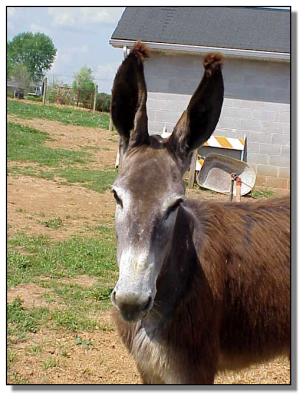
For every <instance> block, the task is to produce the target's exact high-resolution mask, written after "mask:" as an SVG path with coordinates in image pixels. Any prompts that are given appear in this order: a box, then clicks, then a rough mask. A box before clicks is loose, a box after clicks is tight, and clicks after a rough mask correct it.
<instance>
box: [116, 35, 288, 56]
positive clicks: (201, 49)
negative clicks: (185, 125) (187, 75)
mask: <svg viewBox="0 0 306 400" xmlns="http://www.w3.org/2000/svg"><path fill="white" fill-rule="evenodd" d="M135 42H136V41H135V40H126V39H110V41H109V43H110V44H111V45H112V46H113V47H127V48H131V47H133V45H134V44H135ZM143 43H144V44H146V45H148V47H149V48H150V49H152V50H157V51H162V52H178V53H180V52H182V53H188V54H206V53H207V52H211V51H220V52H222V53H223V54H224V55H225V56H228V57H236V58H248V59H255V60H268V61H279V62H290V54H289V53H278V52H274V51H258V50H244V49H230V48H223V47H208V46H193V45H185V44H176V43H157V42H146V41H143Z"/></svg>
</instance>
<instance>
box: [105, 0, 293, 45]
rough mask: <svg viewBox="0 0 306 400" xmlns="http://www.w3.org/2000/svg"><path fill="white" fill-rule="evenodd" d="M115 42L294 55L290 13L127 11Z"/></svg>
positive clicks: (253, 9) (252, 10)
mask: <svg viewBox="0 0 306 400" xmlns="http://www.w3.org/2000/svg"><path fill="white" fill-rule="evenodd" d="M112 39H126V40H143V41H146V42H157V43H175V44H184V45H194V46H208V47H220V48H231V49H246V50H258V51H271V52H279V53H290V10H288V9H282V10H279V9H268V8H261V7H127V8H126V9H125V11H124V13H123V14H122V17H121V19H120V21H119V23H118V26H117V27H116V29H115V31H114V33H113V35H112Z"/></svg>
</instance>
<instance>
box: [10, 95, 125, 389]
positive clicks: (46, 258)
mask: <svg viewBox="0 0 306 400" xmlns="http://www.w3.org/2000/svg"><path fill="white" fill-rule="evenodd" d="M8 115H9V118H10V117H12V116H13V117H18V118H19V119H20V118H22V119H24V120H25V122H26V120H29V119H33V118H36V119H37V118H39V119H41V120H46V119H47V120H53V121H57V122H59V123H62V124H69V125H74V126H83V127H89V128H92V127H94V128H105V127H107V126H108V122H109V117H108V115H107V114H98V113H95V114H92V113H90V112H87V111H81V110H75V109H71V108H65V107H56V106H45V107H43V106H42V105H40V104H31V103H27V102H20V101H14V100H9V101H8ZM101 134H102V133H101ZM7 139H8V142H7V144H8V161H9V163H8V173H9V177H11V178H13V179H17V180H18V179H20V178H21V177H24V176H28V177H33V179H38V180H39V182H40V184H41V185H43V184H44V183H43V182H44V181H45V180H48V181H51V182H58V181H59V180H60V185H61V186H63V185H64V186H70V185H73V186H75V185H76V186H80V187H84V188H86V189H89V190H92V191H95V192H97V193H104V192H105V191H108V190H109V188H110V185H111V184H112V182H113V180H114V178H115V176H116V171H115V169H114V168H109V167H108V168H96V169H93V168H90V162H91V161H92V160H93V159H94V158H95V153H96V151H97V148H96V147H94V146H87V145H84V146H82V148H81V149H80V150H73V149H67V148H53V147H50V144H51V145H52V143H53V142H54V141H55V139H54V138H52V137H51V135H50V134H48V133H47V132H44V131H41V130H38V129H34V128H31V127H29V126H26V125H24V124H23V123H15V122H9V123H8V131H7ZM110 139H111V138H110ZM113 141H114V140H113ZM114 142H115V141H114ZM102 167H103V166H102ZM29 190H31V188H29ZM50 206H51V207H52V201H51V202H50ZM25 208H26V204H25ZM17 212H18V213H19V214H24V213H26V210H25V209H22V208H19V209H18V210H17ZM56 213H57V210H56V209H55V210H53V214H54V216H53V217H52V218H47V217H45V216H44V213H41V214H40V216H39V223H40V224H41V226H42V228H45V232H46V233H44V234H40V235H36V234H33V233H32V232H31V229H30V230H24V229H20V230H18V228H17V230H15V233H14V234H13V235H9V240H8V277H7V279H8V287H9V290H12V293H14V290H15V291H17V292H18V288H28V289H29V295H30V291H31V288H33V287H34V288H36V289H37V288H39V291H40V294H41V296H40V303H41V305H40V304H38V306H37V305H35V306H34V307H31V305H29V304H27V300H26V298H25V296H19V295H17V296H13V298H12V299H9V300H11V301H9V304H8V343H9V352H8V365H9V369H10V371H9V375H8V378H9V380H10V381H11V382H12V383H20V382H21V383H26V382H28V380H27V379H26V378H22V376H20V374H17V375H16V372H14V363H15V362H16V357H14V354H15V352H14V350H13V348H14V347H15V346H16V345H17V346H18V345H19V344H20V343H25V342H27V341H28V340H30V335H32V334H35V333H36V332H38V331H39V330H41V329H48V330H54V331H57V330H58V329H61V330H64V331H65V330H66V331H70V332H74V333H76V334H77V333H78V336H77V337H78V338H79V339H78V340H79V341H81V344H82V339H81V337H80V332H84V331H86V332H91V331H94V330H96V329H99V330H101V329H102V330H103V329H106V330H107V329H110V328H109V327H108V326H107V324H106V325H105V324H101V322H99V316H100V314H101V312H103V311H104V310H107V309H108V308H109V307H110V300H109V296H110V292H111V290H112V288H113V286H114V283H115V281H116V275H117V272H116V262H115V239H114V229H113V227H112V226H110V225H108V226H105V225H103V224H96V225H95V226H90V227H89V228H88V229H87V231H86V236H85V237H84V235H80V234H77V235H71V236H69V237H68V238H67V239H66V240H54V239H52V238H51V237H50V235H49V234H48V231H50V232H52V231H60V230H61V229H62V226H63V225H64V224H66V219H67V218H68V220H69V218H72V216H69V215H68V216H66V217H65V219H64V218H61V217H59V216H57V215H56ZM30 218H31V217H30ZM33 224H34V222H33ZM79 277H83V278H84V277H85V278H86V279H89V278H90V277H91V278H92V282H93V284H92V285H90V286H89V287H85V288H84V286H83V283H82V281H80V282H77V283H76V282H75V281H74V279H75V278H79ZM77 280H78V279H77ZM21 292H22V291H21ZM9 293H10V292H9ZM23 297H24V298H23ZM85 342H86V341H85ZM76 345H80V343H78V344H76ZM36 351H37V354H39V351H38V350H37V349H36V350H35V349H33V352H36ZM53 367H55V365H53V364H52V362H50V360H48V359H47V360H45V361H44V364H43V368H44V369H46V370H47V369H51V368H53Z"/></svg>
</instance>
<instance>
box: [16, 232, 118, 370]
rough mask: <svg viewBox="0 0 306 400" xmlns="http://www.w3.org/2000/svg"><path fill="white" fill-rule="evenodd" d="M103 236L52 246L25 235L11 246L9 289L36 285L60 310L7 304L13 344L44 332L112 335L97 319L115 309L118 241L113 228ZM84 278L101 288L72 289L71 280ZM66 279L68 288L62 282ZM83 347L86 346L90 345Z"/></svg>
mask: <svg viewBox="0 0 306 400" xmlns="http://www.w3.org/2000/svg"><path fill="white" fill-rule="evenodd" d="M98 235H99V237H96V238H95V237H94V238H81V237H74V238H71V239H67V240H65V241H62V242H53V241H51V240H49V239H48V238H47V237H45V236H36V237H35V236H28V235H26V234H24V233H20V234H17V235H15V236H14V237H13V238H12V239H11V240H10V241H9V247H8V286H9V287H12V286H17V285H19V284H26V283H35V284H37V285H39V286H41V287H43V288H46V289H48V291H47V292H46V293H45V295H46V297H48V299H49V300H50V304H51V303H52V305H53V304H55V305H56V307H55V308H53V307H51V308H48V306H47V307H34V308H32V309H28V308H25V307H24V306H23V303H22V300H21V299H20V298H18V297H17V298H16V299H15V300H14V301H13V302H11V303H10V304H8V337H9V340H10V341H11V342H15V343H16V342H20V341H24V340H26V339H27V337H28V334H29V333H36V332H38V330H39V329H41V328H48V329H56V330H57V329H65V330H69V331H72V332H83V331H93V330H96V329H102V330H106V331H109V330H111V329H112V327H110V326H108V325H105V326H104V325H101V324H100V323H99V322H98V320H97V318H98V317H99V315H100V314H101V312H103V310H106V309H108V308H109V307H110V306H111V302H110V293H111V291H112V289H113V287H114V285H115V282H116V279H117V267H116V259H115V238H114V233H113V229H112V228H108V227H104V228H103V229H101V230H100V233H99V234H98ZM22 252H27V254H26V255H24V254H22ZM83 274H85V275H89V276H94V277H96V278H97V283H95V284H93V286H90V287H83V286H81V285H78V284H75V283H73V282H71V283H69V278H70V277H73V276H76V275H83ZM63 277H65V278H66V279H68V282H67V280H65V281H62V280H61V278H63ZM46 278H48V279H46ZM44 297H45V296H43V298H44ZM58 307H59V308H58ZM79 344H80V345H83V344H84V345H86V343H85V342H84V343H83V342H80V343H79ZM88 345H89V344H88ZM31 351H32V353H33V354H35V353H36V352H39V351H40V350H39V349H36V348H33V349H32V350H31ZM13 358H14V357H13V356H12V360H11V362H13V361H14V360H13Z"/></svg>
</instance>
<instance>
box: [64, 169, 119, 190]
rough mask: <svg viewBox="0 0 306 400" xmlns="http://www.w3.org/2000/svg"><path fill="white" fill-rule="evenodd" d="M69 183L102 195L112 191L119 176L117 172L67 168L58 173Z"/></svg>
mask: <svg viewBox="0 0 306 400" xmlns="http://www.w3.org/2000/svg"><path fill="white" fill-rule="evenodd" d="M57 175H58V176H60V177H61V178H64V179H66V181H67V182H69V183H78V184H80V185H81V186H83V187H85V188H87V189H91V190H94V191H96V192H99V193H102V192H104V191H105V190H108V189H110V187H111V185H112V183H113V182H114V180H115V178H116V176H117V170H115V169H106V170H102V171H99V170H88V169H81V168H75V169H73V168H66V169H64V170H62V171H59V172H58V173H57Z"/></svg>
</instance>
